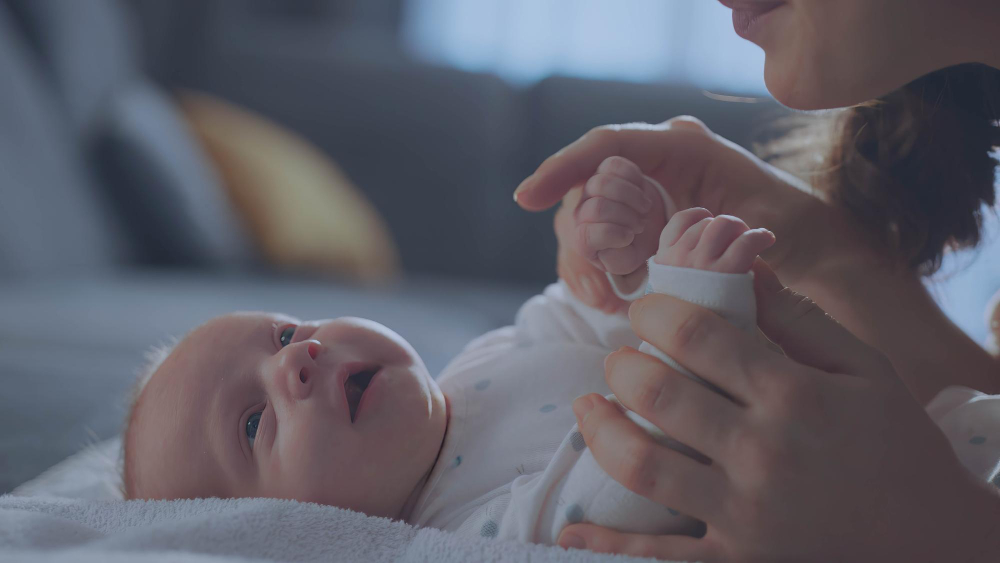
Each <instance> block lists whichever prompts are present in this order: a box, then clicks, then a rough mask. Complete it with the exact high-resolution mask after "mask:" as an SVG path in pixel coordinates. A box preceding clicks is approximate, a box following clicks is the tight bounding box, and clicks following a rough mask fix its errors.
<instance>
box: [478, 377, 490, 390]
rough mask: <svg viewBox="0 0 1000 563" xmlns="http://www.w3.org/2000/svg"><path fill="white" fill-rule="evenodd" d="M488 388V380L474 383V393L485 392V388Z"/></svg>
mask: <svg viewBox="0 0 1000 563" xmlns="http://www.w3.org/2000/svg"><path fill="white" fill-rule="evenodd" d="M489 386H490V380H489V379H484V380H482V381H480V382H478V383H476V391H485V390H486V388H487V387H489Z"/></svg>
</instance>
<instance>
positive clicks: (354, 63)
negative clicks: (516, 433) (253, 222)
mask: <svg viewBox="0 0 1000 563" xmlns="http://www.w3.org/2000/svg"><path fill="white" fill-rule="evenodd" d="M334 4H336V3H335V2H331V3H329V5H334ZM288 5H289V6H291V5H297V6H299V7H300V8H302V6H306V8H308V6H310V5H315V6H328V4H324V3H321V2H313V3H312V4H309V3H303V2H289V3H288ZM352 5H353V6H354V7H355V8H356V9H355V10H353V11H352V10H345V11H344V12H343V13H340V12H337V14H335V15H336V17H333V18H331V19H323V18H320V19H319V21H318V23H317V22H313V24H309V25H305V24H304V23H303V22H304V21H305V22H308V21H312V18H310V17H306V18H304V19H303V18H298V19H296V18H295V17H293V16H294V14H293V16H289V15H288V14H287V13H286V12H287V10H285V9H284V8H281V6H280V3H267V2H250V1H247V2H237V1H235V0H209V1H202V0H197V1H188V0H177V2H166V3H165V2H158V1H156V2H153V1H144V0H133V1H132V2H128V3H124V2H118V1H115V0H75V1H73V2H66V1H63V0H0V76H3V80H0V385H2V387H0V388H2V392H0V426H2V427H3V428H4V432H2V433H0V493H2V492H6V491H9V490H11V489H12V488H13V487H15V486H17V485H18V484H19V483H21V482H24V481H25V480H27V479H30V478H31V477H33V476H35V475H36V474H38V473H39V472H41V471H42V470H44V469H45V468H46V467H48V466H50V465H52V464H53V463H55V462H57V461H59V460H60V459H62V458H64V457H66V456H68V455H70V454H72V453H74V452H75V451H77V450H79V449H80V448H81V447H83V446H84V445H86V444H87V443H90V442H94V441H98V440H102V439H106V438H108V437H110V436H113V435H114V434H115V433H116V432H118V431H119V429H120V425H121V422H122V419H123V416H124V413H125V408H126V405H125V404H124V397H125V396H126V391H127V390H128V388H129V386H130V385H131V383H132V381H133V379H134V373H135V370H136V368H137V367H138V366H139V365H140V364H141V362H142V360H143V352H144V351H145V350H146V349H147V348H148V347H149V346H150V345H153V344H156V343H160V342H163V341H165V340H166V339H167V338H168V337H169V336H170V335H180V334H183V332H184V331H185V330H187V329H189V328H191V327H192V326H194V325H195V324H197V323H199V322H201V321H203V320H205V319H207V318H210V317H212V316H214V315H217V314H220V313H224V312H227V311H231V310H234V309H263V310H280V311H285V312H288V313H291V314H295V315H299V316H302V317H305V318H322V317H328V316H339V315H347V314H349V315H359V316H366V317H369V318H373V319H375V320H377V321H380V322H383V323H384V324H386V325H388V326H390V327H392V328H394V329H395V330H397V331H398V332H400V334H402V335H403V336H404V337H405V338H407V339H409V340H410V341H411V342H412V343H413V344H414V346H415V347H416V348H417V350H418V351H420V352H421V354H422V355H423V357H424V359H425V361H426V363H427V364H428V367H429V368H430V370H431V371H432V373H434V372H436V371H437V370H440V369H441V368H442V367H443V366H444V364H445V362H446V361H447V360H448V358H449V357H450V356H451V355H453V354H455V353H456V352H457V351H458V350H459V349H460V348H461V346H462V345H463V344H464V343H465V342H467V341H468V340H469V339H471V338H472V337H474V336H476V335H478V334H481V333H482V332H484V331H487V330H490V329H492V328H495V327H498V326H501V325H503V324H505V323H508V322H510V321H511V320H512V318H513V315H514V312H515V311H516V308H517V306H518V305H519V304H520V303H521V302H523V300H524V299H525V298H526V297H527V296H529V295H531V294H532V293H533V292H536V291H538V290H539V289H540V288H541V287H543V285H544V284H545V283H547V282H549V281H552V279H553V278H554V262H553V261H554V254H555V241H554V238H553V236H552V233H551V215H550V214H544V213H543V214H537V215H533V214H528V213H524V212H522V211H521V210H520V209H518V208H517V207H516V206H515V205H514V204H513V202H512V201H511V192H512V190H513V188H514V187H515V186H516V185H517V184H518V182H519V181H520V180H521V179H522V178H524V177H525V176H527V175H528V174H529V173H530V172H531V171H532V170H533V168H534V166H536V165H537V163H539V162H540V161H541V160H542V159H544V158H545V157H546V156H548V155H549V154H551V153H552V152H554V151H555V150H557V149H558V148H560V147H561V146H563V145H564V144H566V143H568V142H570V141H572V140H573V139H574V138H576V137H577V136H579V135H580V134H582V133H583V132H585V131H586V130H587V129H589V128H590V127H593V126H595V125H599V124H602V123H609V122H621V121H636V120H648V121H659V120H662V119H665V118H668V117H670V116H673V115H676V114H680V113H694V114H697V115H698V116H700V117H702V118H703V119H705V121H707V122H708V123H709V125H711V126H712V127H714V128H716V129H717V130H718V131H719V132H720V133H723V134H725V135H727V136H729V137H731V138H733V139H736V140H739V141H741V142H744V143H748V142H749V141H750V139H751V133H752V131H753V130H754V129H755V127H757V126H758V125H759V124H762V123H763V122H765V121H766V119H767V117H768V116H769V115H773V112H775V111H777V107H776V106H775V104H773V103H762V104H755V105H745V104H726V103H723V102H718V101H715V100H711V99H709V98H707V97H705V96H704V95H702V94H701V93H700V92H699V91H697V90H694V89H689V88H679V87H677V88H675V87H669V86H662V85H660V86H657V85H639V84H623V83H604V82H597V81H587V80H578V79H572V78H559V77H555V78H551V79H548V80H545V81H543V82H541V83H540V84H537V85H534V86H532V87H530V88H526V89H519V88H515V87H512V86H510V85H508V84H506V83H505V82H503V81H502V80H500V79H498V78H497V77H495V76H491V75H486V74H473V73H466V72H461V71H457V70H453V69H448V68H442V67H437V66H433V65H428V64H425V63H422V62H419V61H416V60H412V59H411V58H409V57H408V56H407V55H406V53H405V50H404V49H402V48H401V47H400V46H399V45H398V44H397V43H395V42H394V41H395V40H394V39H391V36H392V32H391V30H388V31H387V28H386V27H385V26H382V25H381V24H378V25H376V23H377V22H378V21H381V20H379V19H378V17H376V16H379V14H380V13H381V12H379V11H378V10H374V11H373V10H371V9H362V8H359V6H361V5H362V4H361V3H357V2H355V3H354V4H352ZM371 5H372V6H376V5H378V3H377V2H373V3H372V4H371ZM262 6H263V7H264V8H266V9H261V7H262ZM385 6H390V7H391V5H390V4H385ZM255 7H256V8H255ZM286 7H287V6H286ZM302 9H304V10H305V8H302ZM269 10H271V11H269ZM275 10H276V11H275ZM305 13H306V14H307V15H308V14H311V12H309V11H308V10H306V11H305ZM345 14H346V15H345ZM352 14H353V16H352ZM358 14H361V16H364V17H363V18H362V20H359V21H352V20H351V19H350V17H354V16H358ZM373 14H374V16H373ZM385 14H388V17H389V19H390V20H392V17H394V16H393V14H396V15H398V11H393V10H391V9H387V10H385ZM385 14H383V15H385ZM361 16H358V17H361ZM379 17H381V16H379ZM344 18H347V19H344ZM364 18H374V20H372V21H369V20H368V19H364ZM373 21H374V22H376V23H372V22H373ZM175 86H183V87H186V88H194V89H197V90H201V91H205V92H209V93H213V94H215V95H217V96H220V97H223V98H226V99H229V100H232V101H234V102H235V103H238V104H240V105H242V106H244V107H247V108H250V109H251V110H254V111H256V112H259V113H260V114H263V115H266V116H268V117H270V118H271V119H273V120H275V121H277V122H279V123H281V124H283V125H285V126H286V127H288V128H290V129H292V130H294V131H297V132H298V133H299V134H301V135H303V136H304V137H306V138H307V139H309V140H311V141H312V142H313V143H314V144H315V145H316V146H318V147H319V148H321V149H322V150H323V151H324V152H325V153H326V154H328V155H329V156H330V157H331V158H332V159H334V160H335V161H336V162H337V163H338V164H339V165H340V166H341V167H342V168H343V169H344V170H345V171H346V172H347V174H348V175H349V176H350V177H351V179H352V180H353V181H354V183H355V184H356V185H358V186H359V187H360V188H361V189H362V190H363V192H364V193H365V194H366V195H367V197H368V198H369V199H370V200H371V202H372V203H373V204H374V205H375V207H376V208H377V209H378V210H379V211H380V212H381V214H382V215H383V216H384V217H385V219H386V220H387V222H388V224H389V226H390V228H391V230H392V233H393V235H394V238H395V239H396V242H397V244H398V246H399V249H400V252H401V256H402V261H403V266H404V269H405V272H406V277H405V278H404V279H403V281H401V282H400V283H397V284H394V285H390V286H384V287H375V288H363V287H357V286H352V285H350V284H346V283H343V282H337V281H336V280H330V279H329V278H325V277H324V278H319V277H310V276H301V275H296V276H292V275H290V274H288V273H286V272H282V271H280V270H277V269H275V268H274V267H273V266H270V265H269V264H267V263H265V261H264V260H262V258H261V256H260V253H259V252H258V251H257V250H256V249H255V247H254V244H253V241H252V239H251V238H250V237H249V236H248V234H247V232H246V228H245V225H244V223H243V222H242V221H241V218H240V217H239V216H238V215H237V213H236V212H235V211H234V209H233V208H232V207H231V206H230V205H229V202H228V201H227V200H226V197H225V195H224V192H223V190H222V189H220V179H219V175H218V174H217V172H216V171H215V170H214V169H213V165H212V162H211V161H210V160H209V159H208V158H207V156H206V154H205V152H204V151H203V150H202V149H201V147H200V146H199V145H198V143H197V142H196V141H195V140H194V138H193V136H192V135H191V134H190V132H189V131H188V130H187V129H186V128H185V127H184V124H183V121H182V120H181V118H180V115H179V113H178V109H177V106H176V104H174V102H173V99H172V97H171V88H172V87H175Z"/></svg>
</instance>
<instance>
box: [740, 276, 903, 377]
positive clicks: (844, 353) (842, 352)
mask: <svg viewBox="0 0 1000 563" xmlns="http://www.w3.org/2000/svg"><path fill="white" fill-rule="evenodd" d="M753 272H754V292H755V293H756V294H757V324H758V326H759V327H760V329H761V331H763V333H764V334H765V335H766V336H767V337H768V338H769V339H770V340H771V341H772V342H774V343H775V344H777V345H778V346H779V347H780V348H781V349H782V351H784V352H785V355H787V356H788V357H789V358H791V359H794V360H796V361H798V362H800V363H802V364H805V365H808V366H812V367H814V368H817V369H820V370H823V371H826V372H830V373H844V374H850V375H858V376H862V375H869V374H871V375H876V374H877V375H884V374H893V373H894V371H893V370H892V369H891V364H890V363H889V360H888V359H887V358H886V357H885V356H884V355H883V354H882V353H880V352H879V351H878V350H876V349H874V348H872V347H871V346H868V345H867V344H865V343H864V342H862V341H861V340H859V339H858V338H857V337H855V336H854V335H853V334H851V333H850V332H849V331H848V330H847V329H846V328H844V327H843V326H842V325H841V324H840V323H838V322H837V321H835V320H834V319H833V318H832V317H830V315H827V314H826V312H825V311H823V309H821V308H820V307H819V306H818V305H816V303H814V302H813V301H812V300H811V299H809V298H808V297H805V296H804V295H800V294H798V293H795V292H794V291H792V290H791V289H788V288H786V287H785V286H784V285H782V283H781V281H780V280H779V279H778V276H776V275H775V273H774V271H773V270H771V268H770V267H769V266H768V265H767V264H766V263H765V262H764V261H763V260H761V259H757V261H756V262H755V263H754V265H753Z"/></svg>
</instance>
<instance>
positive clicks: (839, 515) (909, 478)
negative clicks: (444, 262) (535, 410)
mask: <svg viewBox="0 0 1000 563" xmlns="http://www.w3.org/2000/svg"><path fill="white" fill-rule="evenodd" d="M754 270H755V274H756V282H755V283H756V288H755V289H756V292H757V296H758V323H759V326H760V328H761V330H762V331H763V332H764V333H765V334H766V335H767V336H768V338H769V339H770V340H771V341H773V342H774V344H777V345H778V346H780V348H781V349H782V350H783V351H784V354H785V355H782V354H780V353H779V352H776V351H772V349H770V348H769V347H768V346H766V345H765V344H764V343H762V342H761V341H760V340H758V339H756V338H754V337H752V336H749V335H747V334H744V333H743V332H741V331H739V330H738V329H736V328H735V327H733V326H732V325H730V324H729V323H727V322H726V321H724V320H723V319H721V318H720V317H718V316H716V315H714V314H712V313H711V312H709V311H708V310H706V309H702V308H700V307H697V306H695V305H692V304H690V303H687V302H684V301H681V300H678V299H674V298H671V297H669V296H666V295H658V294H653V295H648V296H646V297H645V298H643V299H641V300H639V301H637V302H636V303H635V304H634V305H633V306H632V307H631V309H630V317H631V320H632V328H633V329H634V330H635V332H636V334H638V335H639V336H640V337H642V339H643V340H645V341H647V342H649V343H651V344H653V345H654V346H656V347H657V348H659V349H661V350H663V351H664V352H665V353H666V354H668V355H670V356H671V357H673V358H674V359H676V360H677V361H678V362H679V363H680V364H682V365H684V366H685V367H687V368H689V369H690V370H691V371H693V372H694V373H697V374H699V375H700V376H701V377H703V378H704V379H706V380H708V381H710V382H711V383H713V384H715V385H716V386H718V387H719V388H721V389H722V390H724V391H725V392H726V393H727V394H729V396H731V397H732V398H733V399H732V400H729V399H727V398H725V397H723V396H722V395H719V394H716V393H714V392H713V391H711V390H709V389H707V388H706V387H704V386H702V385H700V384H698V383H696V382H694V381H692V380H690V379H688V378H686V377H685V376H683V375H681V374H680V373H678V372H676V371H674V370H672V369H671V368H669V367H667V366H666V365H665V364H663V363H661V362H660V361H658V360H656V359H655V358H652V357H651V356H647V355H645V354H641V353H639V352H637V351H635V350H632V349H623V350H621V351H619V352H616V353H614V354H611V355H610V356H608V359H607V363H606V369H607V375H606V377H607V381H608V384H609V386H610V387H611V389H612V390H613V391H614V392H615V394H616V395H617V397H618V399H619V400H621V401H622V403H623V404H624V405H626V406H627V407H628V408H630V409H632V410H633V411H635V412H636V413H638V414H639V415H641V416H643V417H644V418H646V419H647V420H649V421H650V422H652V423H653V424H655V425H656V426H657V427H659V428H661V429H662V430H663V431H664V432H665V433H666V434H667V435H669V436H672V437H674V438H676V439H677V440H679V441H681V442H683V443H685V444H687V445H689V446H691V447H693V448H695V449H696V450H698V451H699V452H701V453H703V454H705V455H706V456H708V458H710V459H711V463H708V464H703V463H699V462H698V461H695V460H694V459H692V458H689V457H686V456H684V455H683V454H680V453H678V452H676V451H673V450H670V449H667V448H665V447H661V446H659V445H657V443H656V442H654V441H653V440H652V439H651V438H650V437H649V435H648V434H646V433H645V432H644V431H642V430H640V429H639V427H638V426H636V425H635V424H633V423H632V422H631V421H630V420H629V419H628V418H626V417H625V416H624V415H622V414H621V413H620V412H619V411H618V410H617V409H616V408H615V407H614V406H612V405H611V404H610V403H609V402H607V401H606V400H604V399H603V398H602V397H601V396H600V395H593V394H592V395H586V396H584V397H581V398H579V399H578V400H577V402H576V403H574V411H575V412H576V413H577V419H578V421H579V424H580V428H581V432H582V433H583V436H584V439H585V440H586V442H587V444H588V445H589V447H590V448H591V450H592V452H593V454H594V456H595V458H596V459H597V461H598V463H599V464H600V465H601V467H602V468H603V469H604V470H605V471H607V472H608V473H609V474H610V475H611V476H612V477H614V478H615V479H616V480H618V481H619V482H621V483H622V484H623V485H625V486H626V487H627V488H629V489H630V490H632V491H634V492H636V493H638V494H641V495H643V496H646V497H648V498H650V499H652V500H654V501H656V502H659V503H662V504H664V505H667V506H670V507H672V508H675V509H677V510H680V511H681V512H684V513H686V514H689V515H691V516H693V517H695V518H697V519H699V520H701V521H703V522H705V525H706V533H705V534H704V536H703V537H701V538H692V537H686V536H639V535H630V534H625V533H618V532H614V531H611V530H607V529H603V528H599V527H596V526H593V525H586V524H577V525H573V526H569V527H567V528H566V529H565V530H564V531H563V532H562V535H561V536H560V538H559V543H560V545H563V546H567V547H586V548H588V549H591V550H594V551H601V552H616V553H626V554H631V555H642V556H655V557H659V558H664V559H674V560H684V561H689V560H690V561H695V560H697V561H704V562H714V561H727V562H751V561H753V562H755V561H856V562H865V561H879V562H885V561H906V562H915V561H927V562H931V561H979V560H982V561H993V560H1000V550H997V548H996V547H995V545H996V543H995V542H996V541H997V539H1000V534H998V533H997V529H998V528H1000V509H998V506H1000V497H998V496H997V494H996V493H995V491H994V490H993V489H991V488H988V486H987V485H985V484H983V483H977V482H976V481H975V479H974V477H973V476H972V475H971V474H970V473H969V472H967V471H966V470H965V469H964V468H963V467H962V466H961V464H960V462H959V461H958V459H957V458H956V456H955V454H954V453H953V451H952V449H951V446H950V444H949V443H948V441H947V439H946V438H945V436H944V434H943V433H942V432H941V431H940V430H939V429H938V427H937V426H936V425H935V424H934V422H933V421H932V420H931V419H930V418H929V417H928V415H927V414H926V413H925V411H924V410H923V408H922V407H921V406H920V405H919V404H918V403H917V402H916V401H915V400H914V399H913V397H912V396H911V394H910V393H909V392H908V391H907V389H906V387H905V386H904V385H903V384H902V383H901V382H900V380H899V379H898V378H897V377H896V374H895V373H894V371H893V367H892V365H891V364H890V363H889V362H888V361H887V359H886V358H885V357H884V356H883V355H882V354H880V353H879V352H877V351H876V350H874V349H873V348H870V347H869V346H867V345H865V344H863V343H862V342H860V341H859V340H857V339H856V338H854V337H853V336H852V335H851V334H850V333H848V332H847V331H846V330H845V329H844V328H843V327H841V326H840V325H839V324H837V323H836V322H835V321H834V320H832V319H831V318H830V317H829V316H828V315H826V314H825V313H824V312H823V311H822V310H820V309H819V308H818V307H816V306H815V305H814V304H812V302H810V301H809V300H808V299H805V298H803V297H801V296H798V295H796V294H794V293H792V292H790V291H789V290H787V289H785V288H784V287H783V286H782V284H781V283H780V282H779V281H778V279H777V277H776V276H775V275H774V273H773V272H772V271H771V270H770V269H769V268H768V267H767V266H766V265H765V264H764V263H763V262H762V261H760V260H758V263H757V265H755V267H754ZM991 537H992V538H993V539H992V540H990V541H993V542H994V543H993V544H992V545H993V546H994V547H993V548H992V549H993V550H994V551H990V552H989V553H987V552H986V551H985V550H988V549H991V548H987V547H985V545H986V542H987V538H991ZM980 558H981V559H980Z"/></svg>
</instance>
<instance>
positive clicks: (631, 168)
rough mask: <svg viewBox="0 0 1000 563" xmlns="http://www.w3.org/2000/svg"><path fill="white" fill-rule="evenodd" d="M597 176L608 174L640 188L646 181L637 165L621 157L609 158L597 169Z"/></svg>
mask: <svg viewBox="0 0 1000 563" xmlns="http://www.w3.org/2000/svg"><path fill="white" fill-rule="evenodd" d="M597 173H598V174H610V175H612V176H618V177H620V178H621V179H623V180H625V181H627V182H631V183H632V184H635V185H636V186H641V185H642V184H643V182H644V181H645V179H646V176H645V175H644V174H643V173H642V169H640V168H639V165H637V164H636V163H634V162H632V161H631V160H629V159H627V158H625V157H623V156H609V157H608V158H605V159H604V162H602V163H601V165H600V166H598V167H597Z"/></svg>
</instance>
